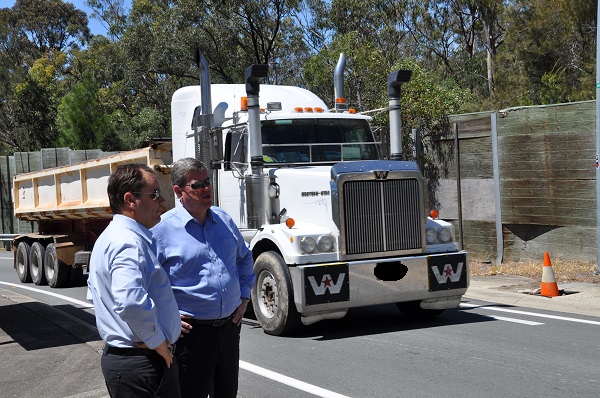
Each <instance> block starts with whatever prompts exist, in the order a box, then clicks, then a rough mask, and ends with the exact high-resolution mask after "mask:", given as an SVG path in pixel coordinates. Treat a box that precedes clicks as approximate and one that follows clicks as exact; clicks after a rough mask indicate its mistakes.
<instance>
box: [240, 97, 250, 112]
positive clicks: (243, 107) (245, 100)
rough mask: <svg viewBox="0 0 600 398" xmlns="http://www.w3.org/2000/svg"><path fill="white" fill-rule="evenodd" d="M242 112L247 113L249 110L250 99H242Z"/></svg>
mask: <svg viewBox="0 0 600 398" xmlns="http://www.w3.org/2000/svg"><path fill="white" fill-rule="evenodd" d="M240 105H241V106H240V110H242V111H247V110H248V97H242V98H240Z"/></svg>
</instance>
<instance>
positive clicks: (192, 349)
mask: <svg viewBox="0 0 600 398" xmlns="http://www.w3.org/2000/svg"><path fill="white" fill-rule="evenodd" d="M186 322H187V320H186ZM189 323H190V324H191V325H192V327H193V329H192V330H191V331H190V333H188V334H185V335H184V337H183V338H180V339H179V340H178V341H177V347H176V349H175V356H176V357H177V362H178V364H179V384H180V386H181V395H182V396H183V397H194V398H205V397H207V396H208V395H209V394H210V398H234V397H235V396H236V395H237V390H238V374H239V360H240V329H241V325H240V326H235V325H234V323H233V322H231V320H228V321H227V322H226V323H225V324H224V325H222V326H212V325H202V324H195V323H194V322H193V320H191V322H189Z"/></svg>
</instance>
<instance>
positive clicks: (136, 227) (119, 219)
mask: <svg viewBox="0 0 600 398" xmlns="http://www.w3.org/2000/svg"><path fill="white" fill-rule="evenodd" d="M112 222H116V223H117V224H121V225H123V226H124V227H125V228H127V229H130V230H132V231H134V232H136V233H137V234H138V235H140V236H142V237H143V238H144V239H146V240H147V241H148V243H152V232H150V230H149V229H148V228H146V227H144V226H143V225H142V224H140V223H139V222H137V221H136V220H134V219H133V218H131V217H127V216H124V215H122V214H114V215H113V221H112Z"/></svg>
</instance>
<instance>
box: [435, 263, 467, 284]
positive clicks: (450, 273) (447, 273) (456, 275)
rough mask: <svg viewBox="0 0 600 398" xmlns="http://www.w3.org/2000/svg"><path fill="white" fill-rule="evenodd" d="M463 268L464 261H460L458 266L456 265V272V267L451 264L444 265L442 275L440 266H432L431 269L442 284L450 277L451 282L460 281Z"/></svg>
mask: <svg viewBox="0 0 600 398" xmlns="http://www.w3.org/2000/svg"><path fill="white" fill-rule="evenodd" d="M462 269H463V263H458V266H457V267H456V272H454V269H453V268H452V265H451V264H446V265H444V269H443V271H442V274H441V275H440V270H439V268H438V267H431V271H432V272H433V274H434V275H435V278H436V279H437V281H438V283H440V284H441V283H446V282H447V281H448V279H450V282H458V281H459V280H460V275H461V274H462Z"/></svg>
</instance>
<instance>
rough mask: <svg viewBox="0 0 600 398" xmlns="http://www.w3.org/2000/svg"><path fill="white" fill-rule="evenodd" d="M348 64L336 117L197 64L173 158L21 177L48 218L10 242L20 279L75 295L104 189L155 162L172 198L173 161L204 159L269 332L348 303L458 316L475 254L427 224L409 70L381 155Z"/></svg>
mask: <svg viewBox="0 0 600 398" xmlns="http://www.w3.org/2000/svg"><path fill="white" fill-rule="evenodd" d="M344 62H345V59H344V57H343V55H342V56H341V57H340V60H339V62H338V66H337V67H336V71H335V92H336V109H333V110H329V109H328V108H327V106H326V104H325V103H324V102H323V101H322V100H321V99H319V98H318V97H317V96H315V95H314V94H313V93H311V92H310V91H308V90H305V89H302V88H298V87H291V86H274V85H261V84H260V82H261V80H262V78H264V77H265V76H266V74H267V71H268V69H267V66H266V65H253V66H251V67H249V68H248V69H247V70H246V79H245V84H211V82H210V73H209V69H208V65H207V63H206V60H205V59H204V57H202V56H201V55H199V57H198V65H199V67H200V86H190V87H183V88H181V89H179V90H177V91H176V92H175V93H174V95H173V99H172V104H171V111H172V151H171V146H170V145H171V143H168V142H154V143H153V144H152V145H151V146H149V147H148V148H144V149H141V150H137V151H132V152H126V153H123V154H119V155H114V156H111V157H108V158H103V159H98V160H96V161H90V162H85V163H82V164H80V165H73V166H65V167H59V168H55V169H49V170H44V171H42V172H36V173H28V174H24V175H19V176H16V177H15V185H14V189H13V192H14V195H15V213H16V215H17V216H18V217H20V218H22V219H28V220H33V219H35V220H38V221H40V222H39V225H40V228H39V232H38V233H37V234H28V235H21V236H18V237H17V238H15V240H14V243H13V244H14V246H15V247H16V254H15V269H16V270H17V273H18V274H19V277H20V279H21V280H22V281H23V282H26V281H29V280H31V279H33V281H34V282H35V283H44V282H45V281H46V280H47V281H48V283H50V284H51V285H52V286H56V287H60V286H66V285H68V283H69V278H70V277H71V275H74V274H75V275H77V274H78V273H79V272H81V271H80V270H81V269H85V268H86V267H87V261H88V258H89V250H90V248H91V246H92V245H93V241H94V240H95V237H96V236H97V235H98V234H99V233H100V232H101V231H102V230H103V228H104V227H105V226H106V225H107V223H108V221H109V220H110V217H111V215H110V210H109V208H108V198H107V197H106V182H107V179H108V175H110V172H111V171H112V170H113V169H114V167H116V165H118V164H120V163H123V162H130V163H131V162H141V163H146V164H149V165H150V166H151V167H154V169H155V170H157V171H158V174H159V176H160V178H159V181H160V183H161V189H162V190H163V191H164V192H169V191H170V187H169V186H170V184H169V181H168V173H169V165H170V164H171V162H172V161H174V160H178V159H181V158H184V157H195V158H197V159H199V160H201V161H203V162H204V163H205V164H206V165H207V167H208V168H209V170H210V171H211V178H212V180H213V190H214V202H215V205H217V206H220V207H221V208H223V209H224V210H226V211H227V212H228V213H229V214H230V215H231V216H232V217H233V219H234V220H235V221H236V223H237V224H238V226H239V228H240V230H241V231H242V234H243V235H244V237H245V239H246V241H247V243H248V244H249V246H250V248H251V250H252V252H253V255H254V259H255V265H254V270H255V274H256V276H257V281H256V285H255V287H254V288H253V289H252V294H251V296H252V297H251V300H252V305H253V308H254V312H255V315H256V318H257V320H258V322H259V323H260V325H261V326H262V328H263V329H264V330H265V332H267V333H269V334H273V335H284V334H286V333H289V332H291V331H292V330H294V329H295V328H297V327H298V326H300V325H301V324H305V325H308V324H311V323H314V322H317V321H320V320H323V319H336V318H341V317H343V316H344V315H345V314H346V313H347V311H348V309H349V308H352V307H361V306H368V305H376V304H384V303H396V305H397V306H398V308H399V309H400V310H401V311H403V312H404V313H405V314H407V315H410V316H435V315H437V314H439V313H441V312H442V311H443V310H444V309H448V308H456V307H458V306H459V304H460V300H461V297H462V295H463V294H464V293H465V292H466V290H467V287H468V284H469V276H468V272H467V270H468V269H467V255H466V253H465V252H464V251H459V250H458V246H457V244H456V242H455V240H454V230H453V226H452V224H450V223H448V222H445V221H442V220H439V219H434V218H431V217H428V215H427V210H426V209H425V204H424V203H425V200H424V188H423V177H422V175H421V172H420V170H419V169H418V166H417V165H416V164H415V163H414V162H407V161H401V160H398V159H400V158H401V156H402V155H401V147H402V145H401V141H400V136H401V135H400V130H401V129H400V124H401V122H400V88H401V85H402V84H403V83H406V82H408V80H409V79H410V71H397V72H395V73H392V74H390V76H389V77H388V88H387V89H388V96H389V104H390V132H391V134H390V137H389V140H390V148H391V150H390V152H391V156H390V159H389V160H385V159H382V158H381V155H380V148H379V147H380V143H379V142H376V141H375V139H374V136H373V133H372V131H371V128H370V121H371V118H370V117H368V116H365V115H359V114H356V113H354V112H353V110H352V109H348V106H347V105H346V103H345V101H344V99H343V97H344V95H343V68H344ZM68 192H72V193H71V194H69V193H68ZM19 196H20V197H21V198H22V199H19V200H18V198H19ZM43 197H46V199H43ZM173 205H175V201H174V200H172V198H171V200H170V202H169V203H168V206H167V207H172V206H173ZM61 271H62V272H61Z"/></svg>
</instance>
